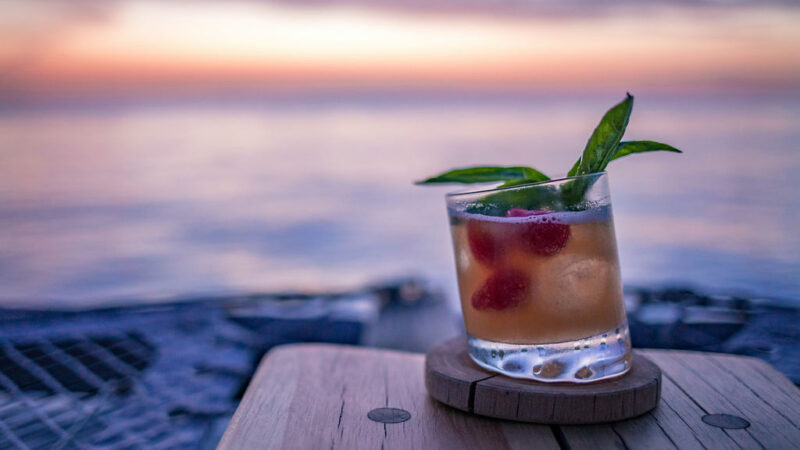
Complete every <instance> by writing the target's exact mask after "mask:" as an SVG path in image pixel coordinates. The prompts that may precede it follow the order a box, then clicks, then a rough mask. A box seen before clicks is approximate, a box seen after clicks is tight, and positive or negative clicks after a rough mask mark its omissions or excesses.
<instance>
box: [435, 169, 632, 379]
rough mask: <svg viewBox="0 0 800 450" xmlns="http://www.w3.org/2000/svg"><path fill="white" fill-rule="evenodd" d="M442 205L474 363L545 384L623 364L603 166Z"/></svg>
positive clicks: (625, 354)
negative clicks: (590, 170)
mask: <svg viewBox="0 0 800 450" xmlns="http://www.w3.org/2000/svg"><path fill="white" fill-rule="evenodd" d="M447 205H448V213H449V216H450V223H451V231H452V237H453V247H454V250H455V260H456V268H457V274H458V286H459V291H460V297H461V306H462V310H463V314H464V324H465V326H466V331H467V334H468V345H469V352H470V356H471V357H472V359H473V360H474V361H475V362H476V363H478V364H479V365H480V366H483V367H484V368H487V369H489V370H493V371H497V372H500V373H503V374H505V375H508V376H512V377H517V378H528V379H535V380H539V381H547V382H577V383H583V382H591V381H595V380H601V379H605V378H610V377H615V376H619V375H622V374H624V373H625V372H627V371H628V370H629V369H630V366H631V344H630V338H629V334H628V325H627V322H626V317H625V309H624V304H623V298H622V287H621V281H620V273H619V261H618V256H617V244H616V239H615V235H614V222H613V218H612V214H611V202H610V197H609V193H608V182H607V176H606V174H605V173H604V172H602V173H593V174H588V175H582V176H578V177H573V178H565V179H561V180H553V181H546V182H540V183H532V184H524V185H519V186H511V187H506V188H501V189H490V190H482V191H473V192H466V193H458V194H451V195H448V196H447Z"/></svg>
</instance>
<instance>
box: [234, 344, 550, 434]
mask: <svg viewBox="0 0 800 450" xmlns="http://www.w3.org/2000/svg"><path fill="white" fill-rule="evenodd" d="M423 366H424V357H423V356H422V355H416V354H409V353H402V352H391V351H381V350H374V349H365V348H355V347H344V346H331V345H321V344H315V345H308V344H306V345H290V346H282V347H279V348H276V349H274V350H273V351H271V352H270V353H269V354H268V356H267V357H266V358H265V360H264V361H263V362H262V364H261V367H260V369H259V370H258V372H257V373H256V375H255V377H254V378H253V380H252V381H251V384H250V387H248V390H247V393H246V395H245V398H244V400H243V401H242V404H241V405H240V407H239V408H238V409H237V410H236V414H235V415H234V418H233V420H232V421H231V424H230V426H229V427H228V430H226V432H225V435H224V436H223V439H222V441H221V442H220V445H219V448H220V449H251V448H252V449H255V448H258V449H261V448H270V449H271V448H322V447H324V448H343V449H358V448H369V449H378V448H385V449H395V448H399V449H402V448H426V449H428V448H430V449H439V448H441V449H450V448H476V447H479V448H480V447H483V448H497V449H517V448H532V449H538V448H541V449H553V450H554V449H558V448H559V447H558V443H557V441H556V439H555V437H554V436H553V434H552V431H551V429H550V427H547V426H543V425H530V424H526V425H521V424H519V425H518V424H508V423H504V422H502V421H497V420H486V419H482V418H479V417H477V416H473V415H470V414H467V413H464V412H461V411H459V410H456V409H453V408H450V407H447V406H444V405H442V404H440V403H438V402H436V401H434V400H432V399H431V398H430V397H429V396H428V395H427V392H426V390H425V387H424V384H423V369H424V367H423ZM386 406H389V407H394V408H401V409H404V410H406V411H409V412H410V413H411V418H410V419H409V420H408V421H407V422H402V423H397V424H382V423H377V422H373V421H371V420H369V419H367V418H366V415H367V413H368V412H369V411H370V410H372V409H374V408H380V407H386Z"/></svg>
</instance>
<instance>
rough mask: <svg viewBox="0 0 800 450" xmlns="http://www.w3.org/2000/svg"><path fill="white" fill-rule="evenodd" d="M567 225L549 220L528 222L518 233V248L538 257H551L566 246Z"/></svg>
mask: <svg viewBox="0 0 800 450" xmlns="http://www.w3.org/2000/svg"><path fill="white" fill-rule="evenodd" d="M569 236H570V229H569V225H566V224H563V223H554V222H552V221H550V220H547V219H545V220H543V221H541V222H530V223H526V224H525V228H524V229H522V230H521V231H520V235H519V239H520V246H521V247H522V248H523V249H525V250H527V251H529V252H531V253H534V254H536V255H539V256H553V255H555V254H556V253H558V252H560V251H561V249H563V248H564V247H565V246H566V245H567V241H568V240H569Z"/></svg>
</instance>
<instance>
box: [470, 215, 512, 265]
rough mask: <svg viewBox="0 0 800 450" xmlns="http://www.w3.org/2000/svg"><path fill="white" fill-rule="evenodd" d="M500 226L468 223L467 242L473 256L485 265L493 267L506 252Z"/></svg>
mask: <svg viewBox="0 0 800 450" xmlns="http://www.w3.org/2000/svg"><path fill="white" fill-rule="evenodd" d="M499 225H500V224H496V223H492V222H488V221H480V220H474V219H473V220H469V221H468V222H467V240H468V241H469V249H470V251H471V252H472V256H473V257H475V259H477V260H478V261H479V262H481V263H483V264H488V265H492V264H495V263H497V262H499V261H500V258H501V256H502V254H503V252H504V250H505V248H504V247H505V244H504V242H503V236H502V234H503V230H502V227H501V226H499Z"/></svg>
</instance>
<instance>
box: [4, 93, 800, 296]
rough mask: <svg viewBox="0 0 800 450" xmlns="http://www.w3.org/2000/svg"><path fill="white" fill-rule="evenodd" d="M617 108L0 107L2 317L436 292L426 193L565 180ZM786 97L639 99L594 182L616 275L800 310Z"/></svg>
mask: <svg viewBox="0 0 800 450" xmlns="http://www.w3.org/2000/svg"><path fill="white" fill-rule="evenodd" d="M617 97H620V96H609V95H597V96H589V97H577V96H574V97H559V96H532V95H530V96H505V97H487V96H484V97H480V98H468V97H465V98H458V97H440V98H428V99H426V98H424V97H422V96H420V97H418V98H404V97H391V96H385V97H380V96H372V97H369V98H362V97H352V98H336V99H330V98H328V99H296V100H292V99H285V98H284V99H280V100H275V99H269V98H262V99H256V100H253V99H251V100H246V101H245V100H241V101H226V102H213V101H206V102H194V103H187V102H184V103H171V104H165V103H147V102H139V103H135V104H131V103H127V104H118V105H115V104H105V105H83V106H81V105H61V106H59V107H52V108H45V107H35V108H24V109H18V108H17V109H15V108H7V109H5V110H3V111H2V112H0V304H2V305H16V306H19V305H25V306H31V307H47V306H51V305H57V306H69V307H73V306H86V305H92V304H102V303H109V302H112V303H113V302H130V301H133V302H136V301H156V300H158V299H162V298H170V297H174V296H178V297H190V296H193V295H205V294H218V293H238V292H253V291H277V290H297V289H302V290H329V289H347V288H350V287H353V286H358V285H360V284H363V283H368V282H374V281H380V280H382V279H387V278H394V277H400V276H405V275H415V276H419V277H422V278H424V279H426V280H428V281H429V282H430V283H431V284H432V285H433V286H434V287H436V288H440V289H442V290H444V291H445V292H447V293H448V295H450V296H451V297H454V293H455V269H454V265H453V256H452V249H451V243H450V237H449V234H448V233H449V231H448V225H447V216H446V210H445V203H444V197H443V196H444V194H445V193H446V192H448V191H450V190H452V189H454V187H446V186H443V187H419V186H414V185H412V181H413V180H415V179H419V178H422V177H424V176H427V175H431V174H434V173H436V172H439V171H441V170H444V169H449V168H452V167H457V166H467V165H473V164H507V165H516V164H525V165H533V166H535V167H537V168H539V169H540V170H543V171H545V172H547V173H548V174H550V175H551V176H555V175H563V174H564V173H565V172H566V170H567V169H568V168H569V167H570V166H571V164H572V162H573V161H574V160H575V158H576V157H577V155H578V154H579V152H580V151H581V150H582V148H583V145H584V144H585V141H586V139H587V137H588V135H589V133H590V132H591V130H592V128H593V127H594V125H595V123H596V121H597V120H598V119H599V117H600V116H601V115H602V113H603V112H604V111H605V109H607V108H608V107H609V106H610V105H611V104H613V103H615V101H617V100H619V99H618V98H617ZM798 124H800V97H798V96H788V97H777V96H772V97H769V98H760V97H755V96H742V97H734V98H731V97H700V98H697V97H667V96H653V97H647V96H642V97H639V98H637V104H636V107H635V110H634V114H633V117H632V120H631V124H630V126H629V129H628V134H627V138H629V139H645V138H649V139H655V140H662V141H665V142H668V143H671V144H673V145H675V146H677V147H679V148H682V149H684V150H685V154H683V155H674V154H651V155H640V156H634V157H630V158H626V159H623V160H619V161H615V162H614V163H612V165H611V166H610V168H609V174H610V184H611V193H612V201H613V213H614V217H615V222H616V227H617V239H618V243H619V250H620V259H621V264H622V274H623V281H624V283H625V284H627V285H646V286H661V285H686V286H693V287H696V288H700V289H703V290H707V291H712V292H717V291H719V292H740V293H745V294H748V295H758V296H768V297H777V298H784V299H788V300H800V232H799V230H800V213H798V211H800V195H799V194H800V176H798V173H800V172H799V170H800V148H798V147H800V144H798V143H800V125H798Z"/></svg>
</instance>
